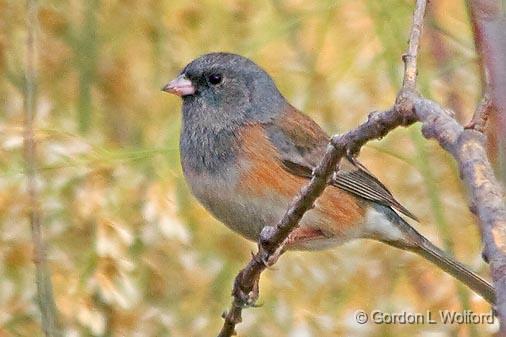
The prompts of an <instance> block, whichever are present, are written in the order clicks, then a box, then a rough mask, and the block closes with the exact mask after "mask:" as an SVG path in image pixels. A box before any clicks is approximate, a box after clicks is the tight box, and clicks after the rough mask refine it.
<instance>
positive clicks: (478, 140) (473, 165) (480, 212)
mask: <svg viewBox="0 0 506 337" xmlns="http://www.w3.org/2000/svg"><path fill="white" fill-rule="evenodd" d="M415 111H416V114H417V117H418V118H419V120H420V121H421V122H422V123H423V126H422V132H423V134H424V136H425V137H426V138H434V139H436V140H437V141H438V142H439V144H440V145H441V146H442V147H443V148H444V149H445V150H447V151H448V152H449V153H451V154H452V156H453V157H454V158H455V160H456V161H457V163H458V164H459V168H460V172H461V176H462V179H463V180H464V182H465V184H466V186H467V187H468V189H469V194H470V199H471V210H472V211H473V212H474V213H476V215H477V216H478V218H479V220H480V224H481V232H482V237H483V241H484V242H485V251H484V253H485V255H486V257H487V259H488V260H489V261H490V268H491V271H492V278H493V280H494V285H495V289H496V292H497V294H496V296H497V307H496V309H497V311H498V314H499V318H500V322H501V333H502V334H501V336H504V335H505V334H506V326H505V322H506V273H505V271H506V200H505V196H504V192H503V191H502V190H501V188H500V184H499V183H498V181H497V180H496V178H495V176H494V173H493V170H492V166H491V165H490V162H489V161H488V159H487V155H486V151H485V146H484V136H483V134H482V133H481V132H478V131H476V130H473V129H464V128H463V127H462V126H461V125H460V124H458V123H457V121H456V120H455V119H454V118H453V113H452V112H451V111H449V110H445V109H443V108H442V107H440V106H439V105H438V104H436V103H434V102H432V101H429V100H426V99H419V100H417V102H416V103H415Z"/></svg>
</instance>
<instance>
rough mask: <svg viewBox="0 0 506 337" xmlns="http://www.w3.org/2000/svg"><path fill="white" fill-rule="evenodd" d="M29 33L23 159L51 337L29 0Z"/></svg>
mask: <svg viewBox="0 0 506 337" xmlns="http://www.w3.org/2000/svg"><path fill="white" fill-rule="evenodd" d="M26 4H27V12H28V18H27V32H28V37H27V40H26V48H27V50H26V74H25V77H26V78H25V100H24V111H25V116H24V137H23V139H24V158H25V165H26V177H27V192H28V202H29V209H28V217H29V220H30V225H31V229H32V241H33V249H34V257H33V261H34V263H35V268H36V277H35V278H36V283H37V297H38V304H39V308H40V312H41V315H42V327H43V330H44V333H45V335H46V336H48V337H52V336H60V332H59V331H58V327H57V321H58V320H57V310H56V305H55V303H54V298H53V290H52V285H51V278H50V272H49V268H48V266H47V260H46V248H45V245H44V240H43V238H42V228H41V227H42V224H41V212H40V205H39V201H38V190H37V187H36V175H37V166H36V144H35V140H34V136H33V120H34V115H35V79H36V71H35V27H36V5H35V1H34V0H27V3H26Z"/></svg>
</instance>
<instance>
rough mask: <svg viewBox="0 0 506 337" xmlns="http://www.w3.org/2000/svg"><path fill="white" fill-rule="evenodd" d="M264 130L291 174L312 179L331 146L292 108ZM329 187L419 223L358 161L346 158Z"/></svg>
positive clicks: (318, 130)
mask: <svg viewBox="0 0 506 337" xmlns="http://www.w3.org/2000/svg"><path fill="white" fill-rule="evenodd" d="M265 127H266V132H267V136H268V138H269V140H270V141H271V143H272V144H273V145H274V147H275V148H276V150H277V151H278V153H279V160H281V162H282V164H283V168H284V169H285V170H287V171H288V172H290V173H291V174H294V175H297V176H301V177H306V178H310V177H311V176H312V172H313V169H314V168H315V167H316V165H318V163H319V162H320V160H321V159H322V158H323V155H324V153H325V149H326V147H327V144H328V142H329V137H328V136H327V134H326V133H325V132H324V131H323V130H322V129H321V128H320V126H319V125H318V124H316V123H315V122H314V121H313V120H312V119H311V118H309V117H307V116H306V115H304V114H302V113H301V112H299V111H297V110H296V109H295V108H291V107H290V109H286V110H285V112H284V113H283V114H282V115H281V116H280V117H279V118H277V119H275V120H273V121H271V122H270V123H268V124H267V125H265ZM330 184H331V185H333V186H335V187H338V188H340V189H343V190H345V191H347V192H350V193H352V194H354V195H356V196H359V197H361V198H364V199H367V200H370V201H373V202H377V203H379V204H382V205H384V206H388V207H392V208H394V209H395V210H397V211H399V212H401V213H402V214H404V215H406V216H408V217H410V218H412V219H414V220H417V221H418V219H417V218H416V217H415V216H414V215H413V214H412V213H411V212H410V211H408V210H407V209H406V208H405V207H404V206H402V205H401V204H400V203H399V202H398V201H397V200H395V198H394V197H393V195H392V193H390V191H388V189H387V188H386V187H385V185H383V184H382V183H381V182H380V181H379V180H378V179H377V178H376V177H374V176H373V175H372V174H371V173H370V172H369V171H368V170H367V169H366V168H365V167H364V166H363V165H362V164H360V163H359V162H358V161H357V160H355V159H348V158H343V159H342V160H341V162H340V164H339V168H338V170H337V172H336V174H334V176H333V178H332V180H331V181H330Z"/></svg>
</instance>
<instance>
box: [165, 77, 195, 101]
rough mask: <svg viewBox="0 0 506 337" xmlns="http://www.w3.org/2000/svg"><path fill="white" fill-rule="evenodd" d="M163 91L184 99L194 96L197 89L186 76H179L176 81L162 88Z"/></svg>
mask: <svg viewBox="0 0 506 337" xmlns="http://www.w3.org/2000/svg"><path fill="white" fill-rule="evenodd" d="M162 91H165V92H168V93H170V94H174V95H177V96H181V97H182V96H187V95H193V94H194V93H195V87H194V86H193V84H192V82H191V81H190V80H189V79H187V78H186V77H185V76H184V75H179V76H178V77H177V78H176V79H174V80H172V81H170V82H169V83H167V84H166V85H165V86H164V87H163V88H162Z"/></svg>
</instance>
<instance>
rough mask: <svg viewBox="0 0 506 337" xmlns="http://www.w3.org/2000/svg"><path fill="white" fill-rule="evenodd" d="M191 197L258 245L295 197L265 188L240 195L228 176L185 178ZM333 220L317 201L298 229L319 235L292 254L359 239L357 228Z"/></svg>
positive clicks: (291, 246) (232, 179)
mask: <svg viewBox="0 0 506 337" xmlns="http://www.w3.org/2000/svg"><path fill="white" fill-rule="evenodd" d="M187 181H188V182H189V184H190V186H191V189H192V191H193V194H194V195H195V196H196V198H197V199H198V200H199V201H200V202H201V203H202V204H203V205H204V207H205V208H206V209H207V210H208V211H209V212H211V213H212V214H213V215H214V217H215V218H217V219H218V220H220V221H221V222H223V223H224V224H225V225H226V226H227V227H229V228H230V229H232V230H233V231H235V232H237V233H239V234H241V235H242V236H244V237H245V238H247V239H249V240H253V241H257V240H258V237H259V235H260V232H261V231H262V229H263V227H265V226H273V225H275V224H277V223H278V222H279V220H281V218H282V216H283V215H284V213H285V212H286V210H287V208H288V206H289V204H290V201H291V200H292V198H293V197H294V196H295V194H294V195H293V196H289V197H285V196H282V195H280V194H279V193H276V192H275V191H271V190H269V189H268V188H264V189H263V190H264V192H263V193H261V194H260V195H259V194H256V195H252V194H250V193H242V192H241V188H238V186H237V180H236V179H235V177H233V176H231V175H229V176H227V175H221V176H213V177H209V176H205V175H192V178H191V179H190V178H189V177H187ZM339 225H340V224H338V223H336V219H335V218H334V217H333V216H332V214H329V213H328V212H326V211H322V209H321V208H320V204H319V202H318V201H317V202H316V207H315V208H314V209H312V210H310V211H308V212H306V214H304V216H303V218H302V220H301V221H300V223H299V226H300V227H302V228H317V229H318V230H319V231H320V233H321V234H322V235H320V236H319V237H315V238H308V239H307V240H304V241H300V242H297V243H294V244H292V245H290V246H289V247H288V248H289V249H294V250H322V249H327V248H331V247H335V246H337V245H339V244H342V243H343V242H346V241H349V240H350V239H353V238H356V237H358V236H359V234H360V233H359V232H357V229H358V227H355V226H353V227H350V228H343V230H337V231H336V230H334V229H335V228H339Z"/></svg>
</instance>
